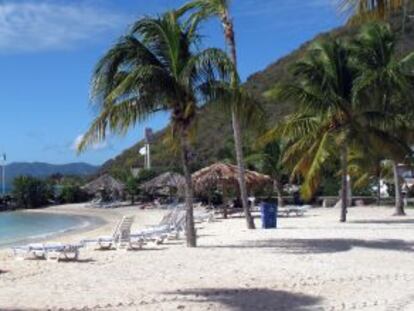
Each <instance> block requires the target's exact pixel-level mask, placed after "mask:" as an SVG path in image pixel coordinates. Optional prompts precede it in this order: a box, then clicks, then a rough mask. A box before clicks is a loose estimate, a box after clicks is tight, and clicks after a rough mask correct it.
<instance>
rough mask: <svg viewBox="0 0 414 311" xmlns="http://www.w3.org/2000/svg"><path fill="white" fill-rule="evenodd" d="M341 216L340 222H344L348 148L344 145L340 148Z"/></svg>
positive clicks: (346, 200) (346, 206)
mask: <svg viewBox="0 0 414 311" xmlns="http://www.w3.org/2000/svg"><path fill="white" fill-rule="evenodd" d="M341 169H342V176H341V179H342V180H341V218H340V222H346V214H347V212H348V148H347V147H346V146H345V145H344V146H342V148H341Z"/></svg>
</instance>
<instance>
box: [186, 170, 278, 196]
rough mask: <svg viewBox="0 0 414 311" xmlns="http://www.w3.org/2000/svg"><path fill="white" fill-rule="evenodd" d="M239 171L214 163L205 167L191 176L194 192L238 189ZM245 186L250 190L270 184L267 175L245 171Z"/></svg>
mask: <svg viewBox="0 0 414 311" xmlns="http://www.w3.org/2000/svg"><path fill="white" fill-rule="evenodd" d="M238 172H239V169H238V167H237V166H235V165H231V164H224V163H215V164H213V165H210V166H208V167H205V168H203V169H201V170H199V171H197V172H195V173H194V174H193V175H192V179H193V186H194V190H195V191H196V192H197V193H203V192H206V191H208V190H210V189H213V188H215V187H216V188H221V189H224V188H229V187H234V188H237V187H238ZM245 180H246V186H247V187H248V188H250V189H252V188H255V187H259V186H263V185H265V184H267V183H269V182H271V180H272V179H271V178H270V177H269V176H267V175H263V174H260V173H258V172H255V171H250V170H246V173H245ZM237 189H238V188H237Z"/></svg>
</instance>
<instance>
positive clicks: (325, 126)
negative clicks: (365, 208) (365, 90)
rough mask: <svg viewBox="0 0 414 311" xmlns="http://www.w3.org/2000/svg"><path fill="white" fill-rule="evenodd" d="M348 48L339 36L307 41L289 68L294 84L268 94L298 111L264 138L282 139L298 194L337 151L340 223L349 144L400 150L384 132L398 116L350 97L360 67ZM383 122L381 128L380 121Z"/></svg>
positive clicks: (309, 188)
mask: <svg viewBox="0 0 414 311" xmlns="http://www.w3.org/2000/svg"><path fill="white" fill-rule="evenodd" d="M357 66H358V64H357V63H355V62H354V59H353V56H351V53H350V48H349V46H348V45H347V44H345V43H344V42H343V41H340V40H334V39H332V38H326V39H325V40H323V41H318V42H316V43H314V44H312V45H311V46H310V47H309V48H308V51H307V53H306V55H305V56H304V57H303V59H302V60H300V61H298V62H297V63H295V64H294V65H293V67H292V71H293V75H294V78H295V80H296V82H294V83H291V84H284V85H279V86H278V87H276V88H275V89H274V90H273V91H272V92H270V96H274V97H275V98H277V99H281V100H293V101H296V102H297V103H298V104H299V105H300V108H299V112H296V113H294V114H292V115H290V116H289V117H288V118H287V119H286V120H284V122H282V123H281V124H279V125H277V126H276V127H275V128H274V129H272V130H271V131H270V132H269V133H268V134H267V136H268V137H270V138H274V137H284V138H286V139H287V140H288V147H287V151H286V152H285V156H284V160H285V163H287V164H288V165H291V166H292V167H293V173H292V174H293V175H301V176H303V177H304V182H303V185H302V194H303V195H304V197H305V198H309V197H311V196H312V195H313V193H314V192H315V190H316V189H317V187H318V185H319V181H320V178H321V176H320V174H321V170H322V167H323V166H324V163H326V162H327V161H328V160H329V159H331V158H332V157H334V156H335V155H338V153H339V157H340V159H341V196H340V197H341V216H340V221H341V222H345V221H346V214H347V207H348V204H347V201H348V200H347V178H348V155H349V149H351V148H367V149H371V148H377V150H379V149H381V148H382V149H383V150H384V152H385V150H391V149H393V150H394V151H395V152H401V153H403V152H405V151H406V150H407V149H406V145H404V144H400V143H399V142H398V141H397V139H396V138H395V137H394V136H393V135H392V134H390V128H392V126H391V125H394V124H397V123H398V121H399V118H398V117H399V116H398V115H395V114H384V113H382V111H380V110H378V107H377V106H376V102H375V101H367V102H362V101H360V100H357V96H355V93H356V92H355V86H354V85H355V81H356V79H357V77H358V75H357V74H358V73H359V72H360V70H358V69H357ZM384 124H387V127H384V126H383V125H384Z"/></svg>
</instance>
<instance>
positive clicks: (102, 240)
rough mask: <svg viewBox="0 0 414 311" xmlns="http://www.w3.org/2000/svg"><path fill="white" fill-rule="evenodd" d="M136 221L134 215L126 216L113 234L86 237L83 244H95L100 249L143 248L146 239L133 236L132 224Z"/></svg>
mask: <svg viewBox="0 0 414 311" xmlns="http://www.w3.org/2000/svg"><path fill="white" fill-rule="evenodd" d="M133 222H134V217H133V216H124V217H123V218H122V219H121V220H120V221H119V222H118V223H117V225H116V226H115V228H114V231H113V233H112V235H110V236H100V237H98V238H96V239H84V240H82V241H81V243H82V244H84V245H86V246H89V245H95V246H97V247H98V248H99V249H111V248H112V247H115V248H116V249H125V248H126V249H136V248H142V245H143V244H144V241H143V240H142V239H139V238H137V237H132V236H131V226H132V223H133Z"/></svg>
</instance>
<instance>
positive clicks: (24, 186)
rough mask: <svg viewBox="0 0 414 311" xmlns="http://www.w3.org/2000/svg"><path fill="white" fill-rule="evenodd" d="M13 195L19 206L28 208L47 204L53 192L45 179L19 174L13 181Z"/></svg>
mask: <svg viewBox="0 0 414 311" xmlns="http://www.w3.org/2000/svg"><path fill="white" fill-rule="evenodd" d="M12 196H13V198H14V200H15V201H16V203H17V205H18V207H21V208H25V209H28V208H38V207H42V206H44V205H46V204H47V203H48V201H49V199H50V198H51V197H52V194H51V191H50V189H49V187H48V186H47V184H46V182H45V181H43V180H41V179H37V178H35V177H31V176H19V177H16V178H15V179H14V181H13V192H12Z"/></svg>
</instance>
